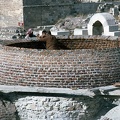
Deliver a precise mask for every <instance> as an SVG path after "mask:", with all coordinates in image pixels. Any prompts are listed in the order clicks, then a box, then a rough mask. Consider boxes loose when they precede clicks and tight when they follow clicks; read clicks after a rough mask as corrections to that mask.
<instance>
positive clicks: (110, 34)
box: [104, 31, 120, 37]
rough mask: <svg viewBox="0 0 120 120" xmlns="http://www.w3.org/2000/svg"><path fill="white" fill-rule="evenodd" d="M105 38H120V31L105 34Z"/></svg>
mask: <svg viewBox="0 0 120 120" xmlns="http://www.w3.org/2000/svg"><path fill="white" fill-rule="evenodd" d="M104 35H105V36H118V37H119V36H120V31H114V32H106V33H105V34H104Z"/></svg>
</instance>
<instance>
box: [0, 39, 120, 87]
mask: <svg viewBox="0 0 120 120" xmlns="http://www.w3.org/2000/svg"><path fill="white" fill-rule="evenodd" d="M71 39H72V41H74V43H77V42H76V41H77V40H78V41H79V43H80V40H83V38H76V39H74V38H71ZM90 39H91V38H90ZM90 39H88V38H85V39H84V41H86V42H81V44H79V45H81V46H82V47H79V48H82V49H74V50H43V49H28V48H16V47H8V46H0V84H1V85H20V86H36V87H57V88H76V89H79V88H93V87H98V86H106V85H111V84H114V83H115V82H119V81H120V74H119V73H120V41H119V39H116V40H110V38H109V40H105V39H103V40H102V38H101V39H100V38H99V39H98V38H93V39H91V40H90ZM61 40H63V41H64V43H65V40H64V39H63V38H62V39H61ZM87 41H92V42H87ZM66 43H68V40H67V39H66ZM85 43H93V46H96V47H92V49H91V48H89V49H86V47H85V48H84V46H86V45H85ZM72 44H73V43H72ZM72 44H71V45H72ZM68 45H69V44H68ZM88 45H89V44H88ZM73 46H74V44H73ZM90 46H91V45H90ZM97 47H98V48H97Z"/></svg>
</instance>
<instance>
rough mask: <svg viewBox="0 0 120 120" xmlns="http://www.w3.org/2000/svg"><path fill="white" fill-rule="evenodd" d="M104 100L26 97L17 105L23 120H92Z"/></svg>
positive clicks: (19, 100)
mask: <svg viewBox="0 0 120 120" xmlns="http://www.w3.org/2000/svg"><path fill="white" fill-rule="evenodd" d="M103 103H104V100H102V99H99V98H97V99H91V98H83V97H80V98H73V99H71V98H63V97H43V96H42V97H25V98H21V99H18V100H17V101H16V103H15V105H16V109H17V111H18V114H19V116H20V118H21V120H33V119H34V120H38V119H40V120H45V119H46V120H47V119H48V120H58V119H59V120H60V119H61V120H62V119H64V120H73V119H74V120H80V119H82V120H90V119H91V118H92V117H93V116H94V115H95V114H96V113H97V112H98V111H99V109H100V108H101V107H102V104H103Z"/></svg>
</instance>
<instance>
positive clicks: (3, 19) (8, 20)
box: [0, 0, 23, 27]
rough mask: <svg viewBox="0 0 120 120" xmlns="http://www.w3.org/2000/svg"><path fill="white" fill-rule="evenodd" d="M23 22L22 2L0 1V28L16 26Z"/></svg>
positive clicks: (15, 0)
mask: <svg viewBox="0 0 120 120" xmlns="http://www.w3.org/2000/svg"><path fill="white" fill-rule="evenodd" d="M18 22H23V3H22V0H1V1H0V27H8V26H18Z"/></svg>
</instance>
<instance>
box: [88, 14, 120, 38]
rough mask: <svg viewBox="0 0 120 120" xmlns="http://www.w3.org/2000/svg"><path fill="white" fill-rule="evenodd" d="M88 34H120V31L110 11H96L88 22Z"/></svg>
mask: <svg viewBox="0 0 120 120" xmlns="http://www.w3.org/2000/svg"><path fill="white" fill-rule="evenodd" d="M88 35H105V36H120V31H118V25H116V21H115V18H114V17H113V16H112V15H111V14H110V13H96V14H94V15H93V16H92V17H91V19H90V21H89V23H88Z"/></svg>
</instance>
